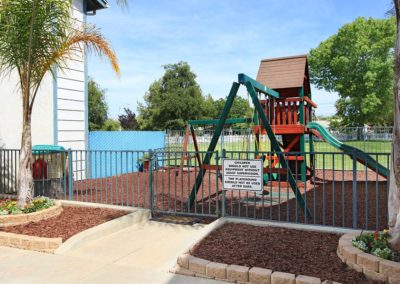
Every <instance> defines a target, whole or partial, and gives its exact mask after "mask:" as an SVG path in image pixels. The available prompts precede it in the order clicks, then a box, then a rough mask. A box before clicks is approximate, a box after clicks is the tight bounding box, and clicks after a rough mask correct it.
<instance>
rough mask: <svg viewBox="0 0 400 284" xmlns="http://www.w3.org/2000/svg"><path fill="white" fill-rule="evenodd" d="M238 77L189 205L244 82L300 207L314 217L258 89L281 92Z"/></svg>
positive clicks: (193, 198)
mask: <svg viewBox="0 0 400 284" xmlns="http://www.w3.org/2000/svg"><path fill="white" fill-rule="evenodd" d="M238 78H239V80H238V81H239V83H237V82H233V84H232V87H231V90H230V92H229V95H228V98H227V100H226V104H225V106H224V109H223V110H222V114H221V116H220V119H219V120H218V123H217V125H216V128H215V132H214V135H213V137H212V139H211V142H210V145H209V146H208V149H207V153H206V154H205V156H204V159H203V163H202V167H201V169H200V170H199V174H198V175H197V177H196V182H195V184H194V185H193V188H192V191H191V193H190V196H189V200H188V202H189V204H188V205H189V207H191V206H192V205H193V204H194V201H195V200H196V196H197V192H198V190H199V188H200V185H201V183H202V181H203V178H204V175H205V174H206V171H207V170H206V169H205V167H204V165H210V161H211V158H212V155H213V152H214V150H215V147H216V146H217V143H218V139H219V137H220V135H221V132H222V130H223V127H224V125H225V124H226V120H227V116H228V113H229V111H230V109H231V107H232V104H233V101H234V99H235V97H236V95H237V92H238V90H239V87H240V85H241V84H242V85H245V86H246V88H247V91H248V93H249V94H250V97H251V99H252V101H253V104H254V107H255V109H256V112H257V113H258V116H259V118H260V119H261V122H262V124H263V125H264V128H265V130H266V132H267V135H268V137H269V139H270V141H271V146H272V149H273V150H274V151H275V152H276V153H277V154H278V158H279V162H280V164H281V167H282V168H285V169H286V170H287V174H288V179H289V184H290V187H291V188H292V191H293V192H294V194H295V196H296V200H297V203H298V204H299V205H300V208H302V210H303V212H304V213H305V214H306V216H307V217H309V218H312V214H311V212H310V210H309V209H308V208H307V206H306V204H305V201H304V199H303V197H302V196H301V193H300V191H299V189H298V187H297V183H296V180H295V179H294V177H293V173H292V171H291V170H290V167H289V165H288V163H287V161H286V160H285V157H284V156H283V151H282V150H281V148H280V146H279V143H278V141H277V140H276V137H275V135H274V133H273V131H272V128H271V125H270V124H269V122H268V119H267V117H266V115H265V113H264V111H263V108H262V106H261V104H260V101H259V100H258V96H257V91H258V92H261V93H263V94H265V95H268V96H272V97H275V98H279V97H280V95H279V93H278V92H276V91H274V90H272V89H270V88H268V87H266V86H264V85H262V84H261V83H259V82H257V81H255V80H254V79H252V78H250V77H249V76H247V75H245V74H239V75H238ZM256 90H257V91H256Z"/></svg>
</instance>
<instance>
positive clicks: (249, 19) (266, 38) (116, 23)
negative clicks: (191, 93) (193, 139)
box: [88, 0, 390, 118]
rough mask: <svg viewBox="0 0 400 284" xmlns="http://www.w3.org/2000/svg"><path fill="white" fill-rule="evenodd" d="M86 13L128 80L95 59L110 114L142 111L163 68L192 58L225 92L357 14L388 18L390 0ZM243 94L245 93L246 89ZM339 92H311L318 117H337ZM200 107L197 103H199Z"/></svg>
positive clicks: (211, 0) (221, 0)
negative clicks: (263, 64)
mask: <svg viewBox="0 0 400 284" xmlns="http://www.w3.org/2000/svg"><path fill="white" fill-rule="evenodd" d="M128 1H129V8H128V9H127V10H124V11H123V10H121V9H120V8H119V7H117V6H116V4H115V2H114V0H113V1H110V2H111V5H112V7H111V8H109V9H107V10H102V11H98V13H97V15H96V16H94V17H91V16H90V17H88V21H89V22H90V23H94V24H95V25H96V26H97V27H98V28H100V29H101V31H102V33H103V34H104V35H105V37H106V38H108V39H109V40H110V41H111V43H112V45H113V48H114V50H115V51H116V53H117V55H118V58H119V62H120V66H121V71H122V77H121V78H120V79H118V78H117V77H116V76H115V75H114V74H113V73H112V70H111V68H110V66H109V64H108V63H107V62H105V61H104V60H101V59H99V58H96V57H94V56H90V57H89V75H90V76H92V77H94V78H95V80H96V81H97V82H98V83H100V85H101V86H102V87H103V88H106V89H107V102H108V105H109V115H110V116H111V117H114V118H115V117H117V115H118V114H119V113H121V112H122V111H123V108H124V107H129V108H131V109H133V110H134V111H135V112H136V108H137V102H138V101H143V96H144V94H145V93H146V91H147V90H148V87H149V86H150V84H151V83H152V82H154V81H155V80H156V79H158V78H160V77H161V76H162V74H163V71H164V70H163V68H162V65H165V64H169V63H177V62H179V61H186V62H188V63H189V64H190V66H191V68H192V70H193V72H195V73H196V74H197V81H198V83H199V85H200V86H201V88H202V90H203V93H204V94H211V95H212V96H213V97H214V98H221V97H226V96H227V95H228V92H229V89H230V86H231V84H232V82H233V81H234V80H236V78H237V74H238V73H246V74H248V75H250V76H252V77H256V74H257V70H258V67H259V64H260V60H261V59H263V58H269V57H278V56H290V55H296V54H305V53H308V52H309V50H310V49H311V48H314V47H317V46H318V44H319V43H320V42H321V41H323V40H325V39H327V38H328V37H329V36H330V35H333V34H334V33H336V32H337V30H338V29H339V28H340V27H341V26H342V25H344V24H346V23H348V22H351V21H353V20H354V19H355V18H356V17H359V16H364V17H376V18H383V17H385V12H386V11H387V10H388V9H389V8H390V1H389V0H301V1H298V0H247V1H244V0H241V1H240V0H147V1H144V0H136V1H132V0H128ZM241 94H242V95H245V94H246V92H245V91H244V90H243V89H242V90H241ZM336 99H337V95H336V94H330V93H327V92H325V91H323V90H316V89H315V88H314V89H313V100H314V101H315V102H316V103H318V109H317V114H319V115H329V114H334V112H335V108H334V102H335V100H336ZM193 107H195V106H193Z"/></svg>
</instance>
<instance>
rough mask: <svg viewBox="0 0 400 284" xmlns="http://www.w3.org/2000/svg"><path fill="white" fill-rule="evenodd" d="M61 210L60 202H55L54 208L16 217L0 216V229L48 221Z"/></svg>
mask: <svg viewBox="0 0 400 284" xmlns="http://www.w3.org/2000/svg"><path fill="white" fill-rule="evenodd" d="M62 210H63V209H62V206H61V202H60V201H55V205H54V206H52V207H50V208H46V209H43V210H40V211H37V212H33V213H26V214H16V215H0V227H10V226H17V225H24V224H27V223H30V222H37V221H40V220H45V219H49V218H52V217H56V216H58V215H60V214H61V212H62Z"/></svg>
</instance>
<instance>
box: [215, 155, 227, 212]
mask: <svg viewBox="0 0 400 284" xmlns="http://www.w3.org/2000/svg"><path fill="white" fill-rule="evenodd" d="M217 157H218V152H217ZM225 157H226V152H225V149H222V159H224V158H225ZM221 166H222V162H221ZM220 174H221V177H222V179H223V176H222V172H219V168H218V160H217V176H219V175H220ZM222 182H223V181H222ZM217 184H218V183H217ZM222 187H223V184H222ZM217 189H218V188H217ZM225 213H226V212H225V190H224V188H222V210H221V215H222V217H225Z"/></svg>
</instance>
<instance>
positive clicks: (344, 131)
mask: <svg viewBox="0 0 400 284" xmlns="http://www.w3.org/2000/svg"><path fill="white" fill-rule="evenodd" d="M272 127H273V126H272ZM328 130H329V132H330V134H332V135H333V136H334V137H335V138H336V139H338V140H340V141H342V142H344V143H346V144H348V145H350V146H353V147H355V148H358V149H360V150H362V151H364V152H369V153H372V152H374V153H390V147H391V140H392V132H393V128H392V127H373V128H366V127H344V128H329V129H328ZM195 132H196V139H197V142H198V144H199V148H200V150H201V151H207V148H208V145H209V144H210V141H211V138H212V136H213V134H214V130H213V129H196V130H195ZM277 139H278V141H280V139H281V137H280V136H279V135H278V136H277ZM305 139H306V141H308V139H309V136H308V135H306V136H305ZM312 139H313V142H314V150H313V151H317V152H338V151H339V150H337V149H335V148H334V147H333V146H331V145H330V144H328V143H326V142H324V141H321V140H320V139H319V138H317V137H315V136H314V137H313V138H312ZM184 140H185V131H184V130H169V131H167V132H166V135H165V148H166V149H169V148H171V149H177V150H178V151H179V150H180V151H182V146H183V143H184ZM280 142H281V141H280ZM260 148H261V149H262V150H263V151H270V150H271V145H270V142H269V140H268V136H267V135H261V136H260ZM216 149H218V150H219V151H222V149H226V150H229V151H254V150H255V137H254V135H253V130H252V129H251V128H244V129H234V128H225V129H224V130H223V131H222V133H221V137H220V139H219V141H218V145H217V148H216ZM187 150H188V151H194V150H195V149H194V147H193V139H192V137H189V147H188V149H187ZM306 151H311V149H309V145H308V143H306Z"/></svg>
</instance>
